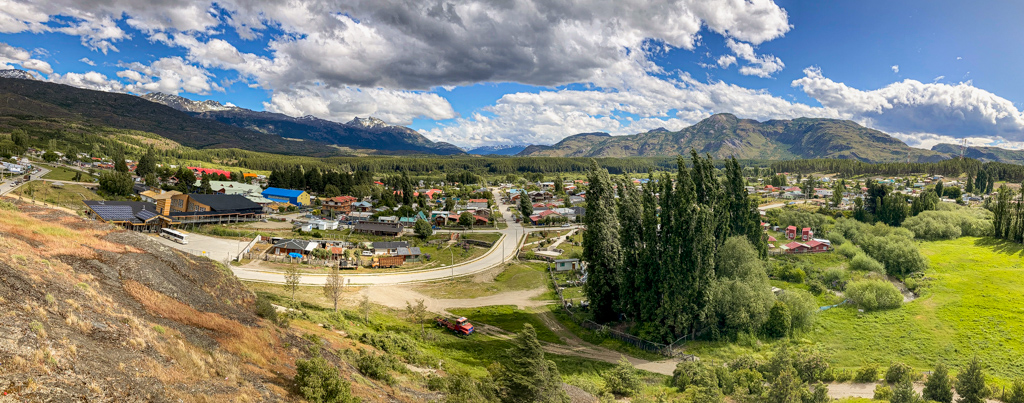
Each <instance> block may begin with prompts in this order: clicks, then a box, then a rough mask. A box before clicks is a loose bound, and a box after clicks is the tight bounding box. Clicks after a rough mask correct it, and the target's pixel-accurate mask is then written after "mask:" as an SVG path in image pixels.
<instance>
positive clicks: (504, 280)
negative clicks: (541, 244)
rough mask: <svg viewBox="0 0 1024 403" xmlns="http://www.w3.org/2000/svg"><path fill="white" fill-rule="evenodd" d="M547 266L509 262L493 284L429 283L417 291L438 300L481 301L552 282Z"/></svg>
mask: <svg viewBox="0 0 1024 403" xmlns="http://www.w3.org/2000/svg"><path fill="white" fill-rule="evenodd" d="M545 267H546V266H545V265H544V264H543V263H508V264H507V265H506V266H505V269H504V270H502V272H501V273H499V274H498V275H497V276H495V278H494V281H493V282H477V281H474V279H473V276H467V277H460V278H458V279H456V280H455V281H454V282H452V281H449V280H443V281H437V282H433V283H426V284H422V285H417V286H416V291H418V292H420V293H422V294H424V295H429V296H431V297H434V298H443V299H453V298H479V297H486V296H488V295H494V294H497V293H502V292H506V291H522V290H532V289H535V288H538V287H544V286H545V285H547V284H548V283H549V281H547V273H546V271H545Z"/></svg>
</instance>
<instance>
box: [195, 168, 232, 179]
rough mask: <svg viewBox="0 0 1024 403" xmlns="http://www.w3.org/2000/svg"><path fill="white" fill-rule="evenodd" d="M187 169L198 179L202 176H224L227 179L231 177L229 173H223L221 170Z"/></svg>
mask: <svg viewBox="0 0 1024 403" xmlns="http://www.w3.org/2000/svg"><path fill="white" fill-rule="evenodd" d="M188 169H189V170H190V171H192V172H193V173H195V174H196V176H198V177H201V176H203V175H224V176H226V177H228V178H230V177H231V172H228V171H225V170H223V169H213V168H199V167H188Z"/></svg>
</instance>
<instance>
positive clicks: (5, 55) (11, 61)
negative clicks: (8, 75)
mask: <svg viewBox="0 0 1024 403" xmlns="http://www.w3.org/2000/svg"><path fill="white" fill-rule="evenodd" d="M13 68H22V69H27V70H34V71H38V72H39V73H42V74H50V73H53V68H51V67H50V63H47V62H44V61H42V60H39V59H33V58H32V53H31V52H29V51H27V50H25V49H22V48H19V47H16V46H11V45H8V44H6V43H3V42H0V69H13Z"/></svg>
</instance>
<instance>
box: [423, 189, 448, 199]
mask: <svg viewBox="0 0 1024 403" xmlns="http://www.w3.org/2000/svg"><path fill="white" fill-rule="evenodd" d="M441 193H444V192H442V191H441V189H430V190H428V191H425V192H423V194H425V195H427V198H428V199H430V200H434V195H436V194H441Z"/></svg>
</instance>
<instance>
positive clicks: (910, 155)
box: [0, 69, 1024, 164]
mask: <svg viewBox="0 0 1024 403" xmlns="http://www.w3.org/2000/svg"><path fill="white" fill-rule="evenodd" d="M0 101H2V102H0V118H3V117H7V118H15V119H17V120H19V121H21V122H22V124H21V125H22V126H23V125H24V124H25V123H24V122H29V123H32V122H38V123H39V124H38V126H39V127H38V129H39V130H52V127H53V124H54V123H55V122H63V123H64V124H76V125H85V126H103V127H111V128H115V129H127V130H139V131H145V132H150V133H153V134H156V135H159V136H162V137H164V138H167V139H169V140H172V141H175V142H177V143H179V144H181V145H184V146H188V147H193V148H200V149H201V148H241V149H246V150H252V151H262V152H268V153H275V154H285V155H308V156H316V157H326V156H335V155H346V154H347V155H369V154H391V155H407V154H433V155H465V154H467V152H466V151H463V150H462V149H460V148H458V147H456V146H454V145H452V144H449V143H445V142H435V141H431V140H429V139H427V138H426V137H424V136H423V135H421V134H420V133H419V132H417V131H416V130H413V129H410V128H408V127H403V126H397V125H390V124H387V123H385V122H384V121H381V120H380V119H376V118H373V117H366V118H354V119H352V120H351V121H349V122H346V123H340V122H334V121H330V120H325V119H320V118H316V117H313V116H303V117H291V116H287V115H284V114H280V113H273V112H261V111H253V110H249V109H245V108H240V107H237V106H234V105H231V104H227V105H225V104H222V103H220V102H217V101H214V100H206V101H195V100H191V99H188V98H185V97H181V96H178V95H170V94H162V93H150V94H146V95H142V96H135V95H130V94H121V93H110V92H102V91H93V90H87V89H81V88H76V87H71V86H67V85H62V84H55V83H49V82H44V81H39V80H37V79H35V77H33V75H31V74H29V73H27V72H25V71H22V70H17V69H7V70H0ZM691 148H693V149H695V150H697V151H698V152H700V153H702V154H704V153H707V154H711V155H712V156H713V157H715V158H728V157H732V156H735V157H736V158H740V159H753V160H784V159H801V158H841V159H856V160H860V161H866V162H896V161H912V162H927V161H937V160H941V159H944V158H950V157H955V156H959V155H960V153H961V147H960V146H958V145H953V144H938V145H936V146H934V147H932V149H931V150H924V149H918V148H912V147H910V146H908V145H907V144H905V143H903V142H902V141H900V140H899V139H896V138H894V137H892V136H890V135H888V134H886V133H883V132H881V131H878V130H874V129H871V128H867V127H864V126H861V125H859V124H857V123H855V122H852V121H848V120H838V119H819V118H798V119H793V120H768V121H764V122H758V121H756V120H751V119H740V118H737V117H736V116H734V115H731V114H727V113H721V114H716V115H713V116H711V117H709V118H707V119H704V120H702V121H700V122H698V123H697V124H694V125H693V126H690V127H686V128H684V129H682V130H679V131H670V130H667V129H664V128H658V129H654V130H651V131H648V132H645V133H639V134H634V135H626V136H611V135H609V134H607V133H581V134H576V135H572V136H569V137H566V138H565V139H562V140H561V141H559V142H558V143H556V144H553V145H530V146H524V145H495V146H481V147H477V148H473V149H470V150H468V154H472V155H518V156H531V157H616V158H622V157H658V156H673V155H679V154H686V153H688V152H689V150H690V149H691ZM964 156H966V157H969V158H974V159H978V160H982V161H1000V162H1009V163H1017V164H1024V150H1022V151H1017V150H1006V149H1001V148H998V147H967V148H966V149H965V150H964Z"/></svg>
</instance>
